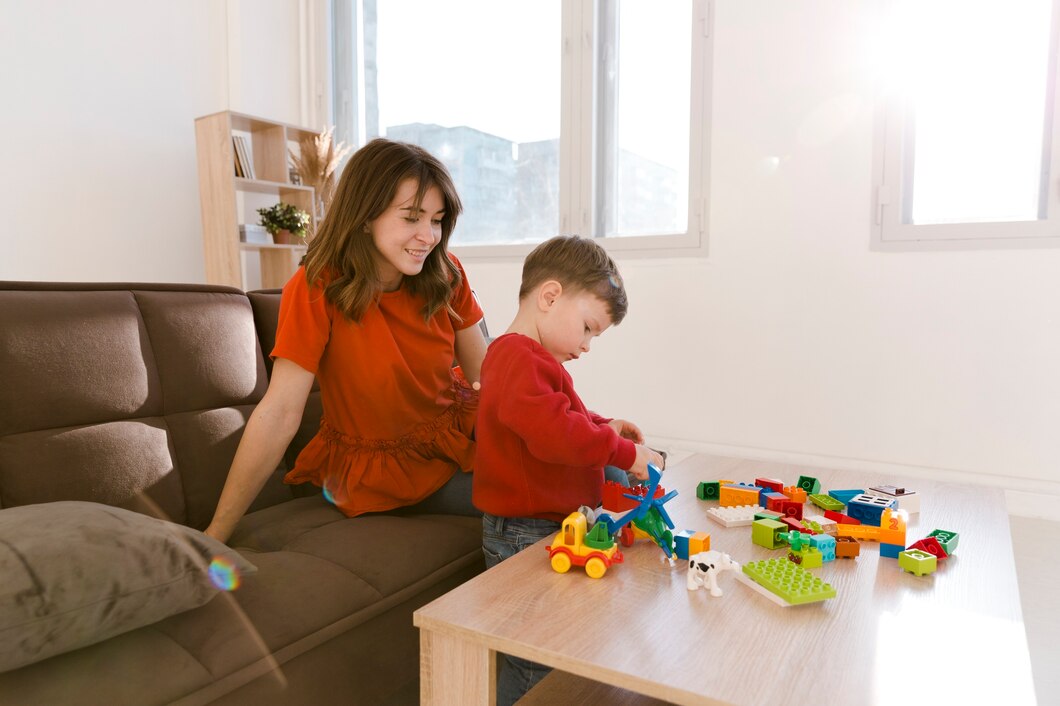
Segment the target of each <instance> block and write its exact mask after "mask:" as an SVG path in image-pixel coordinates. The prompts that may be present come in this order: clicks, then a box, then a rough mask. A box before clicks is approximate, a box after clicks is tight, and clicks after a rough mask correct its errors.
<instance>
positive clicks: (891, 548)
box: [880, 542, 905, 559]
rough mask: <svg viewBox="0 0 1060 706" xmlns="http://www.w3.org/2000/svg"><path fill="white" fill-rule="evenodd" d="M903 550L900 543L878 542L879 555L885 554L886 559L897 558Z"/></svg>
mask: <svg viewBox="0 0 1060 706" xmlns="http://www.w3.org/2000/svg"><path fill="white" fill-rule="evenodd" d="M904 551H905V547H903V546H902V545H901V544H884V543H883V542H880V556H885V557H887V558H888V559H897V558H898V555H899V554H901V553H902V552H904Z"/></svg>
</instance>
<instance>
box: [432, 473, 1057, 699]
mask: <svg viewBox="0 0 1060 706" xmlns="http://www.w3.org/2000/svg"><path fill="white" fill-rule="evenodd" d="M800 475H809V476H814V477H816V478H818V479H819V480H820V481H821V484H822V487H823V488H824V489H849V488H864V489H868V488H869V487H874V486H880V485H897V486H904V487H906V488H910V489H914V490H916V491H917V492H918V493H919V494H920V496H921V510H920V512H919V513H918V514H914V515H911V516H910V518H909V525H908V531H907V544H912V543H913V542H914V541H916V540H918V539H920V538H922V537H924V536H926V535H928V534H929V533H930V532H931V531H932V530H935V529H944V530H950V531H955V532H958V533H959V534H960V540H959V546H958V548H957V551H956V552H955V554H954V556H952V557H950V558H948V559H945V560H944V561H942V562H940V567H939V569H938V571H936V572H935V573H934V574H931V575H928V576H922V577H918V576H914V575H913V574H910V573H906V572H904V571H901V570H900V569H899V568H898V562H897V560H895V559H889V558H885V557H880V553H879V545H878V544H876V543H873V542H863V543H862V544H861V555H860V556H859V557H858V558H857V559H837V560H836V561H834V562H828V563H825V564H824V566H823V567H822V568H819V569H813V570H811V571H812V573H814V574H815V575H817V576H820V577H822V578H823V579H824V580H825V581H827V582H829V583H830V584H831V585H833V586H834V587H835V588H836V591H837V594H838V595H837V597H836V598H833V599H829V600H826V601H823V602H820V603H813V604H809V605H801V606H791V607H781V606H778V605H775V604H774V603H773V602H771V601H769V600H767V599H766V598H764V597H762V596H761V595H759V594H758V593H757V592H755V591H753V590H752V589H750V588H749V587H748V586H745V585H743V584H741V583H739V582H737V581H736V580H735V578H734V577H733V576H732V574H730V573H722V574H721V575H720V577H719V585H720V587H721V588H722V589H723V591H724V593H725V595H724V596H722V597H719V598H715V597H712V596H711V595H709V592H708V591H706V590H703V589H700V590H698V591H689V590H688V589H687V587H686V570H685V568H684V562H681V561H678V562H677V563H676V565H673V566H671V564H670V563H669V562H667V561H666V559H665V557H664V556H663V553H662V551H661V550H660V549H659V548H658V547H656V546H655V545H654V544H651V543H650V542H647V541H638V542H637V543H636V544H634V545H633V546H632V547H629V548H625V549H624V550H623V551H624V554H625V562H624V563H623V564H621V565H617V566H613V567H612V568H611V569H609V570H608V572H607V574H606V575H605V576H604V577H603V578H601V579H598V580H594V579H590V578H589V577H587V576H586V575H585V574H584V572H583V571H581V570H580V569H578V568H573V569H571V571H570V572H568V573H566V574H557V573H555V572H554V571H552V569H551V568H550V567H549V561H548V556H547V553H546V551H545V549H544V547H545V546H546V545H547V544H548V541H544V542H541V543H540V544H539V545H537V546H535V547H533V548H531V549H528V550H527V551H525V552H522V553H521V554H519V555H517V556H515V557H513V558H512V559H509V560H507V561H505V562H503V563H502V564H500V565H498V566H496V567H494V568H493V569H491V570H489V571H487V572H485V573H484V574H481V575H480V576H477V577H476V578H474V579H472V580H471V581H469V582H467V583H465V584H464V585H462V586H460V587H459V588H456V589H454V590H453V591H451V592H449V593H448V594H446V595H445V596H442V597H441V598H439V599H437V600H435V601H434V602H432V603H430V604H428V605H426V606H424V607H423V608H421V609H420V610H418V611H416V613H415V616H414V622H415V624H416V625H417V626H418V627H419V628H420V674H421V685H420V690H421V703H423V704H459V705H461V706H464V705H466V704H491V703H493V702H494V688H495V668H496V660H497V653H510V654H514V655H518V656H520V657H524V658H527V659H531V660H534V661H537V662H541V663H543V664H547V665H550V666H552V667H556V668H557V669H559V670H562V672H566V673H569V674H573V675H577V676H579V677H584V678H586V679H589V680H592V681H593V682H599V683H601V684H602V685H612V686H614V687H620V688H621V689H625V690H629V691H632V692H636V693H638V694H644V695H647V696H650V697H654V698H656V699H661V700H664V701H670V702H674V703H678V704H718V703H732V704H784V703H796V702H800V703H801V702H804V703H813V704H826V703H836V704H884V703H887V704H893V703H899V704H903V705H907V704H914V703H932V704H939V703H965V704H971V703H1004V704H1005V706H1015V705H1016V704H1033V703H1034V702H1035V697H1034V687H1033V683H1032V680H1031V667H1030V657H1029V654H1028V651H1027V639H1026V635H1025V632H1024V627H1023V617H1022V613H1021V610H1020V601H1019V589H1018V586H1017V583H1016V570H1015V564H1014V560H1013V554H1012V540H1011V537H1010V534H1009V523H1008V514H1007V512H1006V510H1005V501H1004V494H1003V492H1002V491H1001V490H1000V489H997V488H990V487H985V486H971V485H959V484H949V483H938V482H932V481H926V480H916V479H911V478H900V477H891V476H886V475H882V474H881V475H875V474H864V473H856V472H849V471H834V470H821V469H814V468H808V467H800V466H795V465H788V464H780V463H771V462H762V461H750V460H742V459H734V458H723V457H718V456H709V455H704V454H697V455H694V456H691V457H689V458H687V459H685V460H684V461H682V462H681V463H679V464H677V465H675V466H674V467H672V468H670V469H669V470H667V471H666V472H665V473H664V474H663V480H662V483H663V485H664V486H665V487H666V489H667V490H671V489H676V490H678V491H679V495H678V496H677V497H676V498H675V499H674V500H672V501H671V502H670V503H668V504H667V505H666V508H667V510H668V511H669V514H670V516H671V517H672V518H673V521H674V523H675V525H676V528H675V531H677V530H682V529H690V530H697V531H705V532H709V533H710V535H711V548H712V549H717V550H719V551H723V552H726V553H728V554H730V555H731V556H732V557H733V559H735V560H736V561H739V562H741V563H744V562H747V561H752V560H757V559H767V558H777V557H781V556H784V555H785V553H782V550H773V551H770V550H767V549H765V548H763V547H759V546H757V545H754V544H752V542H751V530H750V528H749V527H733V528H725V527H723V526H722V525H720V524H718V523H716V522H714V521H713V520H711V519H708V517H707V514H706V511H707V509H708V508H709V507H711V506H715V505H716V504H717V503H708V502H704V501H701V500H699V499H698V498H697V497H696V486H697V485H698V483H699V482H700V481H710V480H718V479H730V480H734V481H746V482H753V481H754V480H755V478H758V477H763V476H765V477H772V478H778V479H780V480H782V481H783V482H784V485H794V484H795V483H796V481H797V480H798V478H799V476H800ZM807 507H808V508H809V507H812V506H810V505H808V506H807ZM1043 560H1045V561H1049V560H1051V559H1050V558H1049V557H1043ZM553 686H555V684H553ZM591 700H592V699H591V698H590V699H586V701H587V702H591Z"/></svg>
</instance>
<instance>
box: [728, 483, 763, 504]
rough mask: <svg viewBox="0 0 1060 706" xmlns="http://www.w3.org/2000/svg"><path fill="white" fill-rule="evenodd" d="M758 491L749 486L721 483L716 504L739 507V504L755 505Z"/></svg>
mask: <svg viewBox="0 0 1060 706" xmlns="http://www.w3.org/2000/svg"><path fill="white" fill-rule="evenodd" d="M757 504H758V491H757V490H751V489H749V488H740V487H738V486H735V485H723V486H721V489H720V490H719V491H718V505H720V506H721V507H739V506H741V505H757Z"/></svg>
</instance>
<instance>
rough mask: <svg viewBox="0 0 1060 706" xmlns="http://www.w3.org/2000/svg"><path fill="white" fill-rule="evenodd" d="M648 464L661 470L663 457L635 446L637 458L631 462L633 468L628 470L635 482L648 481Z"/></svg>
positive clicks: (647, 449) (645, 448)
mask: <svg viewBox="0 0 1060 706" xmlns="http://www.w3.org/2000/svg"><path fill="white" fill-rule="evenodd" d="M649 463H650V464H652V465H653V466H655V467H656V468H659V469H661V468H662V467H663V457H662V456H660V455H659V454H658V453H656V452H655V451H652V450H651V449H649V448H648V447H647V446H644V445H643V444H637V458H636V460H635V461H633V467H632V468H630V469H629V472H630V473H632V474H633V477H634V478H636V479H637V480H648V464H649Z"/></svg>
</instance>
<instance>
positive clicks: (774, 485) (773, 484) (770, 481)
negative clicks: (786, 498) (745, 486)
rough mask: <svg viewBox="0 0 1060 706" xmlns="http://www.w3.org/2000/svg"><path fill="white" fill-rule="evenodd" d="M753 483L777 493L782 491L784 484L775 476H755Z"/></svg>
mask: <svg viewBox="0 0 1060 706" xmlns="http://www.w3.org/2000/svg"><path fill="white" fill-rule="evenodd" d="M755 485H757V486H758V487H759V488H769V489H770V490H773V491H776V492H778V493H783V492H784V484H783V483H782V482H781V481H779V480H777V479H775V478H755Z"/></svg>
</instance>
